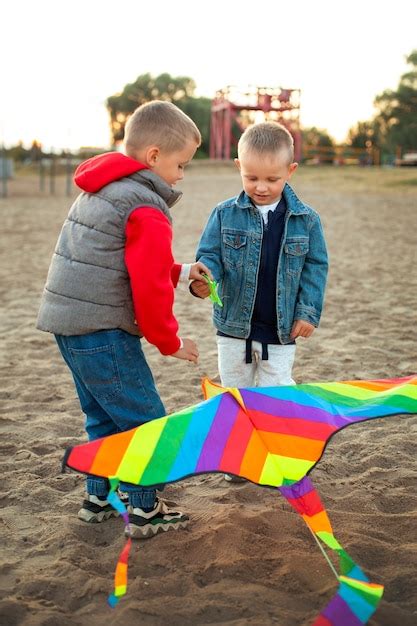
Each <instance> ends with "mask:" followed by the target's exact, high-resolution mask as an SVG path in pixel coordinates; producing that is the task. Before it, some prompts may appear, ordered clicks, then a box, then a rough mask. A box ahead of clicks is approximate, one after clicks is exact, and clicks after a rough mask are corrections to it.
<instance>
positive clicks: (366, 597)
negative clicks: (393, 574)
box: [279, 476, 384, 626]
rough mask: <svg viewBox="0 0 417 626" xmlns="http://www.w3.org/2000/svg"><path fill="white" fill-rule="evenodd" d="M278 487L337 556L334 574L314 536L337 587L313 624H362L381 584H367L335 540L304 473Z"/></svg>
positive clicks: (374, 605)
mask: <svg viewBox="0 0 417 626" xmlns="http://www.w3.org/2000/svg"><path fill="white" fill-rule="evenodd" d="M279 490H280V492H281V493H282V495H283V496H284V497H285V498H286V499H287V500H288V502H289V503H290V504H291V506H292V507H293V508H294V509H295V510H296V511H297V512H298V513H300V515H301V516H302V517H303V519H304V521H305V523H306V524H307V526H308V527H309V529H310V530H311V532H312V533H313V535H314V537H315V538H317V537H318V539H320V540H321V541H322V542H323V543H324V544H325V545H326V546H327V547H329V548H330V549H331V550H334V551H335V552H336V553H337V554H338V556H339V563H340V571H341V574H340V575H338V574H337V572H336V571H335V569H334V567H333V566H332V564H331V562H330V559H329V558H328V557H327V555H326V553H325V552H324V550H323V548H322V546H321V544H320V542H319V541H318V539H316V540H317V543H318V544H319V547H320V549H321V550H322V552H323V554H324V556H325V558H326V559H327V560H328V562H329V565H330V567H331V569H332V570H333V572H334V573H335V575H336V577H337V580H338V582H339V588H338V590H337V593H336V595H335V596H333V598H332V599H331V600H330V602H329V604H328V605H327V606H326V607H325V609H324V610H323V611H322V612H321V613H320V615H319V616H318V617H317V618H316V620H315V621H314V623H313V625H312V626H344V625H346V624H349V626H361V625H362V624H366V623H367V622H368V620H369V619H370V617H371V616H372V614H373V613H374V612H375V611H376V609H377V607H378V604H379V602H380V600H381V598H382V594H383V591H384V588H383V587H382V585H376V584H373V583H370V582H369V580H368V578H367V577H366V575H365V574H364V572H363V571H362V570H361V568H360V567H359V565H357V564H356V563H355V561H353V559H352V558H351V557H350V556H349V555H348V553H347V552H346V551H345V550H344V549H343V548H342V546H341V545H340V543H339V542H338V541H337V539H336V538H335V536H334V534H333V529H332V527H331V524H330V520H329V518H328V515H327V513H326V510H325V508H324V506H323V504H322V503H321V500H320V496H319V494H318V493H317V491H316V489H315V488H314V486H313V483H312V482H311V480H310V479H309V478H308V477H307V476H305V477H304V478H302V479H301V480H300V481H298V482H296V483H294V484H293V485H290V486H283V487H279Z"/></svg>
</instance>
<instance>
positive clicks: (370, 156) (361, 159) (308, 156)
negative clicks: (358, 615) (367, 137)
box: [302, 145, 381, 165]
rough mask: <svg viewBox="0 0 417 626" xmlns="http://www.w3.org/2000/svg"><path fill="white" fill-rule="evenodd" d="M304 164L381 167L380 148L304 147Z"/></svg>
mask: <svg viewBox="0 0 417 626" xmlns="http://www.w3.org/2000/svg"><path fill="white" fill-rule="evenodd" d="M302 162H303V163H305V164H309V165H322V164H324V163H332V164H334V165H381V152H380V150H379V149H378V148H353V147H352V146H345V145H339V146H312V145H303V147H302Z"/></svg>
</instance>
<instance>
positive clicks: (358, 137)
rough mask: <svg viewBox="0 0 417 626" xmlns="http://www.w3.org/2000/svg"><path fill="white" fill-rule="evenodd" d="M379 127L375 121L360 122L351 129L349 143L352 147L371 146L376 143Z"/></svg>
mask: <svg viewBox="0 0 417 626" xmlns="http://www.w3.org/2000/svg"><path fill="white" fill-rule="evenodd" d="M376 130H377V127H376V125H375V122H373V121H371V122H358V123H357V124H356V125H355V126H353V127H352V128H350V129H349V133H348V144H349V145H351V146H352V148H370V147H372V146H373V145H374V144H375V140H376V134H377V133H376Z"/></svg>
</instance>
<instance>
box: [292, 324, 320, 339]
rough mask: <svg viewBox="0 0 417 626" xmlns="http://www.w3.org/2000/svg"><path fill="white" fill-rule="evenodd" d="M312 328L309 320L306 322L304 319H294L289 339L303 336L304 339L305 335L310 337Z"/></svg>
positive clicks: (313, 328)
mask: <svg viewBox="0 0 417 626" xmlns="http://www.w3.org/2000/svg"><path fill="white" fill-rule="evenodd" d="M314 330H315V327H314V326H313V324H310V322H306V321H305V320H295V322H294V324H293V325H292V330H291V335H290V336H291V339H297V337H304V338H305V339H307V337H311V335H312V334H313V332H314Z"/></svg>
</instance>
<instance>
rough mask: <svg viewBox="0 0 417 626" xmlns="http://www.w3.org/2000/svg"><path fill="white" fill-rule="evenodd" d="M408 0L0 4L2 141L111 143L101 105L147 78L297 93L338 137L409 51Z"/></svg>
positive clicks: (6, 0) (412, 22)
mask: <svg viewBox="0 0 417 626" xmlns="http://www.w3.org/2000/svg"><path fill="white" fill-rule="evenodd" d="M416 24H417V2H415V0H413V1H410V0H395V1H393V0H391V1H390V2H387V1H386V0H368V1H366V0H351V1H350V2H345V1H344V0H315V1H314V2H313V1H311V0H298V2H293V3H291V2H289V1H288V0H286V1H281V0H262V2H256V1H255V2H252V3H251V2H250V0H245V2H243V1H241V2H237V1H235V0H207V1H206V2H197V1H196V0H175V1H172V0H171V1H168V0H157V1H152V0H147V2H144V1H141V0H123V1H122V2H115V1H114V0H112V1H110V0H83V1H80V0H72V1H71V2H69V1H67V0H53V1H52V0H37V1H36V2H34V1H33V0H3V2H2V11H1V19H0V58H1V64H0V65H1V68H2V69H1V71H0V77H1V78H0V144H2V143H4V144H5V145H6V146H10V145H15V144H16V143H17V142H18V141H23V143H24V145H26V147H29V145H30V143H31V142H32V140H34V139H36V140H38V141H40V142H41V143H42V145H43V147H44V149H45V150H50V149H54V150H61V149H65V148H70V149H77V148H79V147H80V146H98V147H103V148H108V147H109V144H110V134H109V123H108V113H107V110H106V107H105V101H106V99H107V98H108V97H109V96H111V95H114V94H116V93H118V92H121V91H122V90H123V87H124V86H125V85H126V84H127V83H131V82H134V81H135V79H136V78H137V77H138V76H139V75H141V74H145V73H147V72H149V73H151V74H153V75H154V76H157V75H159V74H161V73H163V72H168V73H169V74H171V75H173V76H189V77H191V78H192V79H193V80H194V81H195V83H196V85H197V90H196V94H195V95H196V96H207V97H210V98H211V97H213V96H214V94H215V92H216V90H217V89H221V88H223V87H225V86H227V85H241V86H246V85H258V86H268V87H283V88H297V89H301V110H300V119H301V124H302V126H304V127H309V126H316V127H318V128H323V129H327V131H328V132H329V133H330V134H331V135H332V136H333V137H334V138H335V139H336V140H337V141H343V140H344V139H345V137H346V135H347V132H348V130H349V128H350V127H352V126H354V125H355V123H356V122H357V121H359V120H367V119H370V118H371V117H372V115H373V113H374V107H373V101H374V98H375V96H376V95H377V94H379V93H381V92H382V91H384V90H385V89H395V88H396V87H397V85H398V82H399V79H400V76H401V75H402V74H404V73H405V72H406V71H407V69H408V68H407V65H406V61H405V58H406V56H408V55H409V54H410V53H411V51H412V50H413V49H416V48H417V29H416Z"/></svg>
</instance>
